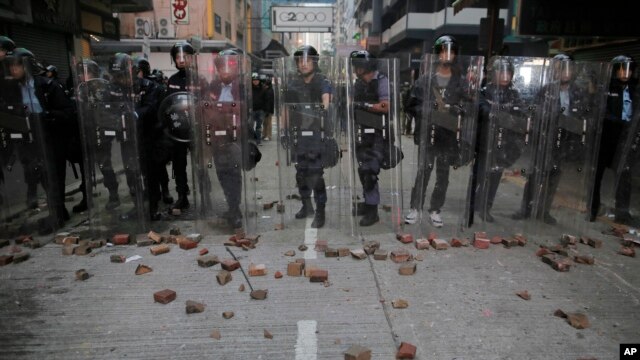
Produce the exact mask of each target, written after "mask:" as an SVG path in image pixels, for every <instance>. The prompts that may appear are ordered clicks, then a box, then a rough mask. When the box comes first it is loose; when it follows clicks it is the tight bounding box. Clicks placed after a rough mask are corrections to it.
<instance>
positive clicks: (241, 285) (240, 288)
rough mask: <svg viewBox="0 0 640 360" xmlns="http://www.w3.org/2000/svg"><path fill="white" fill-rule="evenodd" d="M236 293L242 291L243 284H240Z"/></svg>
mask: <svg viewBox="0 0 640 360" xmlns="http://www.w3.org/2000/svg"><path fill="white" fill-rule="evenodd" d="M238 291H240V292H243V291H244V284H240V286H238Z"/></svg>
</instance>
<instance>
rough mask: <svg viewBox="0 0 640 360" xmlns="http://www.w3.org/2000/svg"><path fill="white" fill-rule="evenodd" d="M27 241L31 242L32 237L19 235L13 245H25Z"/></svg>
mask: <svg viewBox="0 0 640 360" xmlns="http://www.w3.org/2000/svg"><path fill="white" fill-rule="evenodd" d="M29 241H33V236H31V235H20V236H18V237H17V238H16V240H15V243H16V245H20V244H24V243H27V242H29Z"/></svg>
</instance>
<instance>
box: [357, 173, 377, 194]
mask: <svg viewBox="0 0 640 360" xmlns="http://www.w3.org/2000/svg"><path fill="white" fill-rule="evenodd" d="M358 172H359V173H360V179H362V188H363V189H364V191H370V190H373V189H374V188H375V186H376V184H377V183H378V176H376V175H375V174H374V173H372V172H370V171H358Z"/></svg>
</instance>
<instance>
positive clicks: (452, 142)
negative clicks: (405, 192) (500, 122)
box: [404, 35, 464, 227]
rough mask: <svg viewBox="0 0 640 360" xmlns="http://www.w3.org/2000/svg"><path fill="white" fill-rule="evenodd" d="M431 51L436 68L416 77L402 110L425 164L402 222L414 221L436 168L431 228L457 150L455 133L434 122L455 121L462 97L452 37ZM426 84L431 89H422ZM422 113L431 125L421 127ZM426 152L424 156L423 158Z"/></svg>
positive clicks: (435, 223)
mask: <svg viewBox="0 0 640 360" xmlns="http://www.w3.org/2000/svg"><path fill="white" fill-rule="evenodd" d="M433 53H434V54H437V55H438V60H436V61H437V63H436V64H435V66H436V69H435V72H434V73H433V74H428V75H429V76H430V78H421V79H418V81H417V82H416V85H415V86H414V87H413V88H412V90H411V95H410V99H409V102H408V107H407V109H406V111H407V112H409V113H410V114H411V115H412V116H413V117H415V119H416V126H415V135H414V137H413V142H414V143H415V144H416V145H418V146H420V149H419V154H421V155H422V156H421V157H423V158H422V159H421V161H424V162H425V163H423V164H419V165H418V172H417V174H416V179H415V182H414V185H413V188H412V189H411V210H410V211H409V214H407V216H405V219H404V220H405V222H406V223H408V224H415V223H416V221H417V220H418V217H419V213H420V211H422V207H423V206H424V200H425V195H426V194H425V192H426V190H427V186H428V184H429V178H430V177H431V171H432V170H433V168H434V167H435V168H436V184H435V186H434V188H433V194H432V195H431V205H430V206H429V218H430V220H431V223H432V224H433V226H435V227H442V225H443V222H442V218H441V217H440V209H441V208H442V206H443V205H444V202H445V198H446V195H447V188H448V186H449V169H450V167H451V166H452V165H456V164H457V163H458V158H459V149H458V142H457V139H456V132H455V131H452V130H451V129H450V128H449V129H448V128H445V127H444V126H441V125H437V124H438V120H439V119H438V118H440V119H442V122H447V123H450V124H453V125H456V124H458V120H457V117H458V115H460V114H461V113H462V112H461V109H462V107H461V103H462V100H463V96H464V95H463V88H464V87H463V84H462V82H463V79H462V76H461V73H462V70H461V69H460V65H459V64H458V61H457V60H458V59H457V56H458V44H457V42H456V40H455V39H454V38H453V37H452V36H448V35H443V36H441V37H439V38H438V39H437V40H436V41H435V44H434V46H433ZM425 86H430V87H431V89H424V87H425ZM425 90H429V93H430V94H431V96H432V98H431V99H424V94H423V92H424V91H425ZM425 100H426V101H429V103H430V104H431V103H433V104H434V107H430V108H432V111H431V112H430V113H429V114H423V110H422V109H423V106H424V101H425ZM426 116H429V117H430V119H429V120H431V121H430V122H429V123H430V124H432V126H431V127H430V128H428V129H427V128H425V124H424V123H425V122H426V121H427V118H426ZM425 155H426V157H425Z"/></svg>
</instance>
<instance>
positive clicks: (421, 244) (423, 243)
mask: <svg viewBox="0 0 640 360" xmlns="http://www.w3.org/2000/svg"><path fill="white" fill-rule="evenodd" d="M429 247H431V242H430V241H429V239H416V249H418V250H429Z"/></svg>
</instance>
